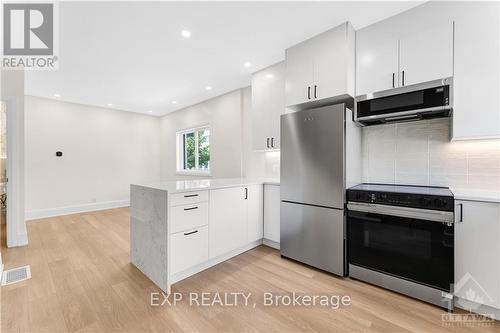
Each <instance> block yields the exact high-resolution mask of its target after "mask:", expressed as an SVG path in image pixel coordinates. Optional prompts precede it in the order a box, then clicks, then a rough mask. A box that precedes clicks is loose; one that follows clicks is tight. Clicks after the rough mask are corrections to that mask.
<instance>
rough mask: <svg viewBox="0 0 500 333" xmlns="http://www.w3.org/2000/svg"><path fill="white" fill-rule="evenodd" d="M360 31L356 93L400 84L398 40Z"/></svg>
mask: <svg viewBox="0 0 500 333" xmlns="http://www.w3.org/2000/svg"><path fill="white" fill-rule="evenodd" d="M377 37H378V36H376V38H374V37H373V36H372V34H370V33H369V31H368V32H363V31H361V32H359V33H358V35H357V49H356V95H365V94H370V93H374V92H377V91H382V90H387V89H392V88H396V87H397V86H398V69H399V64H398V40H397V39H385V38H384V37H382V36H380V38H377Z"/></svg>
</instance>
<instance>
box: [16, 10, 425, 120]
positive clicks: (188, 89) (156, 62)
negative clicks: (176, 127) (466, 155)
mask: <svg viewBox="0 0 500 333" xmlns="http://www.w3.org/2000/svg"><path fill="white" fill-rule="evenodd" d="M420 3H421V2H404V1H400V2H386V1H368V2H142V3H141V2H60V4H59V50H60V51H59V59H60V63H59V70H57V71H29V72H26V94H28V95H34V96H41V97H47V98H58V99H60V100H64V101H69V102H75V103H81V104H88V105H96V106H101V107H111V108H114V109H120V110H126V111H132V112H140V113H146V114H153V115H157V116H158V115H164V114H166V113H168V112H172V111H175V110H178V109H181V108H184V107H186V106H189V105H193V104H196V103H198V102H200V101H203V100H206V99H209V98H211V97H214V96H217V95H221V94H223V93H225V92H228V91H231V90H234V89H237V88H240V87H245V86H248V85H249V84H250V74H251V73H252V72H255V71H257V70H259V69H261V68H264V67H266V66H269V65H271V64H273V63H276V62H278V61H280V60H283V59H284V50H285V49H286V48H287V47H289V46H292V45H294V44H296V43H298V42H300V41H302V40H304V39H307V38H309V37H312V36H314V35H316V34H318V33H320V32H322V31H325V30H327V29H329V28H332V27H334V26H336V25H338V24H340V23H342V22H344V21H346V20H348V21H350V22H351V23H352V24H353V26H354V28H355V29H359V28H362V27H364V26H367V25H369V24H372V23H374V22H377V21H380V20H382V19H384V18H386V17H389V16H392V15H395V14H397V13H399V12H402V11H404V10H407V9H409V8H412V7H415V6H417V5H419V4H420ZM182 30H189V31H190V32H191V37H190V38H185V37H183V36H182V35H181V31H182ZM245 62H250V63H251V66H250V67H248V68H247V67H245V66H243V64H244V63H245ZM207 86H210V87H212V89H211V90H207V89H206V87H207ZM55 96H57V97H55ZM173 101H175V102H176V103H175V104H174V103H173ZM150 111H151V112H150Z"/></svg>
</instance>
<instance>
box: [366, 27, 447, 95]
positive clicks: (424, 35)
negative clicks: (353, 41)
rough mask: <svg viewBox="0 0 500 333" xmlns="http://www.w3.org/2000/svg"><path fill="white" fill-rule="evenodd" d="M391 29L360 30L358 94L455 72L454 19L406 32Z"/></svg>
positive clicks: (425, 80) (442, 76) (423, 80)
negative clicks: (400, 32)
mask: <svg viewBox="0 0 500 333" xmlns="http://www.w3.org/2000/svg"><path fill="white" fill-rule="evenodd" d="M372 29H373V30H372ZM391 29H392V30H394V29H395V28H394V26H392V25H388V26H387V28H386V29H385V28H384V27H383V26H382V27H381V26H380V25H377V26H376V27H374V28H372V27H367V28H364V29H362V30H360V31H358V32H357V51H356V52H357V53H356V95H357V96H359V95H364V94H369V93H373V92H377V91H382V90H387V89H392V88H397V87H402V86H407V85H411V84H416V83H422V82H427V81H432V80H436V79H442V78H446V77H450V76H453V22H452V21H449V22H447V23H444V24H438V25H434V26H431V27H427V28H425V29H423V30H418V31H414V32H411V33H408V34H403V32H402V35H398V34H395V33H394V31H388V30H391ZM401 31H404V29H401Z"/></svg>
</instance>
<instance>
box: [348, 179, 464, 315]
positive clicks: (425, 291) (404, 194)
mask: <svg viewBox="0 0 500 333" xmlns="http://www.w3.org/2000/svg"><path fill="white" fill-rule="evenodd" d="M347 210H348V211H347V222H348V229H347V234H348V257H349V275H350V276H351V277H353V278H355V279H358V280H362V281H366V282H369V283H372V284H375V285H378V286H381V287H384V288H388V289H391V290H394V291H397V292H399V293H402V294H405V295H408V296H412V297H415V298H418V299H420V300H423V301H426V302H429V303H432V304H435V305H438V306H441V307H444V308H447V309H453V294H452V285H453V283H454V232H455V231H454V220H455V216H454V200H453V193H452V192H451V191H450V190H449V189H448V188H445V187H430V186H403V185H379V184H361V185H357V186H354V187H352V188H350V189H349V190H348V191H347Z"/></svg>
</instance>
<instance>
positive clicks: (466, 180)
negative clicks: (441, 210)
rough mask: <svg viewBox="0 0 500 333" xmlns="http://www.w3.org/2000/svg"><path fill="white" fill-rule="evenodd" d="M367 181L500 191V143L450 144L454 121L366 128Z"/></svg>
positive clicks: (365, 160)
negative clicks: (451, 128)
mask: <svg viewBox="0 0 500 333" xmlns="http://www.w3.org/2000/svg"><path fill="white" fill-rule="evenodd" d="M363 181H364V182H371V183H397V184H412V185H433V186H450V187H455V188H470V189H481V190H499V189H500V140H481V141H459V142H451V141H450V119H448V118H444V119H433V120H427V121H419V122H409V123H398V124H390V125H381V126H370V127H364V128H363Z"/></svg>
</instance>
